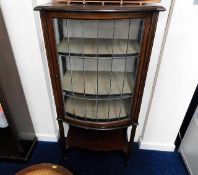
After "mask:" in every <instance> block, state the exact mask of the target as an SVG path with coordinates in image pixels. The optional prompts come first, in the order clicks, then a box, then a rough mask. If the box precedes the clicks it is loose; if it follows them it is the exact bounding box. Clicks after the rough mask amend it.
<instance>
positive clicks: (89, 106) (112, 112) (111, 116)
mask: <svg viewBox="0 0 198 175" xmlns="http://www.w3.org/2000/svg"><path fill="white" fill-rule="evenodd" d="M130 100H131V98H127V99H120V100H114V101H97V100H95V101H90V100H81V99H74V98H68V99H67V100H66V101H65V110H66V115H68V116H70V117H73V118H81V119H83V120H94V121H96V120H97V121H101V122H102V121H111V120H119V119H123V118H126V117H127V116H128V115H129V114H128V112H129V111H130Z"/></svg>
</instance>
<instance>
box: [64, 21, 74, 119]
mask: <svg viewBox="0 0 198 175" xmlns="http://www.w3.org/2000/svg"><path fill="white" fill-rule="evenodd" d="M66 28H67V45H68V53H69V54H68V57H69V66H70V76H71V86H72V96H73V98H72V100H73V110H74V116H75V117H76V114H75V104H74V89H73V80H72V67H71V59H70V47H69V27H68V20H66Z"/></svg>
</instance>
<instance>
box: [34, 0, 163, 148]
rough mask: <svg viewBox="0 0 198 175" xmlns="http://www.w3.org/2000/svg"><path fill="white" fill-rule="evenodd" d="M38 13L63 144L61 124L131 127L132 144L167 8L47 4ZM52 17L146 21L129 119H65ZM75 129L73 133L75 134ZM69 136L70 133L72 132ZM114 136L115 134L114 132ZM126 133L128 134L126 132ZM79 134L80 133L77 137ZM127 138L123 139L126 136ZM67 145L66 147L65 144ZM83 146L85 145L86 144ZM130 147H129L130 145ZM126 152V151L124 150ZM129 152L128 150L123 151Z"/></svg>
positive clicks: (40, 7)
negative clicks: (161, 17) (158, 27)
mask: <svg viewBox="0 0 198 175" xmlns="http://www.w3.org/2000/svg"><path fill="white" fill-rule="evenodd" d="M36 10H40V15H41V21H42V27H43V34H44V39H45V46H46V51H47V58H48V66H49V70H50V76H51V81H52V86H53V92H54V98H55V103H56V108H57V115H58V122H59V127H60V135H61V139H62V141H63V142H64V138H65V136H64V130H63V124H62V122H66V123H68V124H70V125H71V126H72V125H73V126H78V127H82V128H85V129H94V130H99V131H98V133H99V132H100V130H113V129H120V130H121V132H123V129H124V131H125V132H126V129H125V128H127V127H128V126H130V125H132V126H133V127H132V132H131V138H130V143H131V142H133V139H134V135H135V130H136V126H137V124H138V115H139V111H140V106H141V101H142V96H143V90H144V84H145V80H146V74H147V69H148V65H149V61H150V55H151V50H152V44H153V39H154V35H155V28H156V24H157V19H158V14H159V11H163V10H164V8H163V7H160V6H134V5H133V6H128V5H126V6H124V5H123V6H113V5H111V6H110V5H109V6H108V5H107V6H99V5H98V6H96V5H85V6H83V5H73V4H72V5H66V4H56V3H55V4H53V3H52V4H47V5H46V6H38V7H36ZM53 18H66V19H87V20H102V19H105V20H112V19H115V20H116V19H136V18H138V19H139V18H141V19H143V20H144V30H143V33H142V41H141V47H140V48H141V49H140V55H139V65H138V69H137V77H136V82H135V89H134V95H133V100H132V108H131V109H132V110H131V115H130V117H129V118H126V119H122V120H120V121H109V122H98V123H97V122H92V121H86V120H85V121H82V120H78V119H75V118H69V117H65V111H64V105H63V100H62V88H61V81H60V75H59V67H58V60H57V48H56V44H55V43H56V42H55V33H54V27H53V20H52V19H53ZM71 128H72V127H71ZM76 131H77V130H75V131H74V132H76ZM69 133H70V132H69ZM112 134H113V131H112ZM125 134H126V133H125ZM74 135H78V134H74ZM123 137H124V136H123ZM69 138H70V141H68V143H70V145H73V146H74V145H76V146H78V144H76V143H77V142H76V141H74V142H73V141H71V137H69ZM66 145H67V144H66ZM84 145H86V144H85V143H84ZM127 147H128V148H129V146H127ZM119 149H120V150H123V147H120V148H119ZM123 151H124V150H123ZM124 152H126V151H124Z"/></svg>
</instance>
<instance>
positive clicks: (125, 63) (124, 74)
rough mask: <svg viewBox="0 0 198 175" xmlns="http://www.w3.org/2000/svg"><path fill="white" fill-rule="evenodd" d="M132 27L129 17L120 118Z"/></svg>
mask: <svg viewBox="0 0 198 175" xmlns="http://www.w3.org/2000/svg"><path fill="white" fill-rule="evenodd" d="M130 28H131V20H130V19H129V30H128V37H127V47H126V55H125V59H124V62H125V63H124V78H123V82H122V91H121V94H120V112H119V119H120V114H121V109H122V108H121V105H122V96H123V90H124V85H125V74H126V62H127V53H128V47H129V35H130Z"/></svg>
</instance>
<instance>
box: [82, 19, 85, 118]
mask: <svg viewBox="0 0 198 175" xmlns="http://www.w3.org/2000/svg"><path fill="white" fill-rule="evenodd" d="M83 38H84V28H83V21H82V20H81V49H82V59H83V88H84V90H83V91H84V92H83V93H84V97H85V96H86V94H85V57H84V42H83ZM84 111H85V120H86V103H85V104H84Z"/></svg>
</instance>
